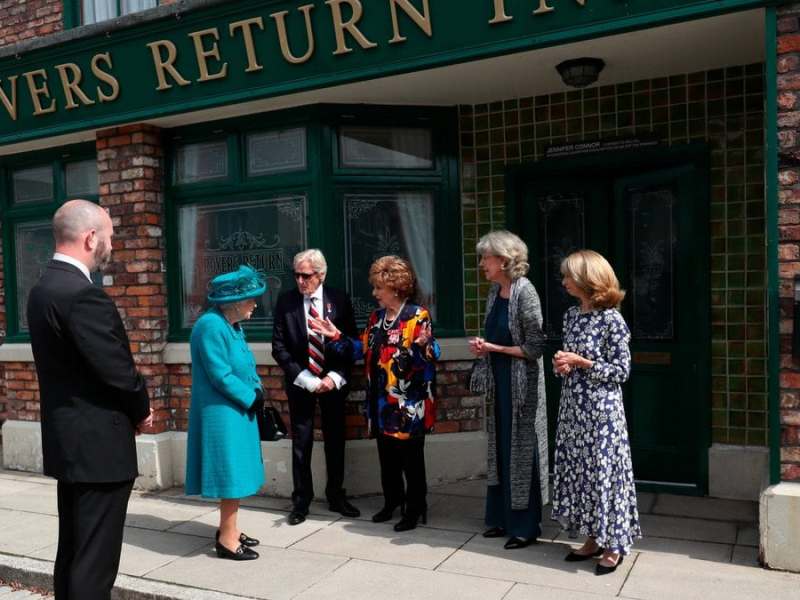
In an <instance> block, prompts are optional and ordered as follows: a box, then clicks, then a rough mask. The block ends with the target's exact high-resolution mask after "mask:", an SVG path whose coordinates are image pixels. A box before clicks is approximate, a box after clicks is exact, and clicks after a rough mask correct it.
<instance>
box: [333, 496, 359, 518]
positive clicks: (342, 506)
mask: <svg viewBox="0 0 800 600" xmlns="http://www.w3.org/2000/svg"><path fill="white" fill-rule="evenodd" d="M328 510H330V511H331V512H337V513H339V514H340V515H342V516H343V517H351V518H355V517H360V516H361V511H360V510H358V509H357V508H356V507H355V506H353V505H352V504H350V503H349V502H348V501H347V500H345V499H344V498H339V499H338V500H335V501H333V502H328Z"/></svg>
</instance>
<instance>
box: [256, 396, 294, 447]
mask: <svg viewBox="0 0 800 600" xmlns="http://www.w3.org/2000/svg"><path fill="white" fill-rule="evenodd" d="M257 418H258V434H259V437H260V438H261V441H262V442H277V441H278V440H282V439H283V438H285V437H286V433H287V431H286V424H285V423H284V422H283V418H282V417H281V413H279V412H278V411H277V410H276V409H275V408H274V407H272V406H269V405H268V404H264V405H262V406H261V408H259V409H258V413H257Z"/></svg>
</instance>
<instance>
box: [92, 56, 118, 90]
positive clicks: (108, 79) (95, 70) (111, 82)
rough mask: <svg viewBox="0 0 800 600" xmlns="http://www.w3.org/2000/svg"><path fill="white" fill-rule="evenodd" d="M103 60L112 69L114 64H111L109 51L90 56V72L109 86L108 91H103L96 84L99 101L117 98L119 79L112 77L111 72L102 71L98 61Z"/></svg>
mask: <svg viewBox="0 0 800 600" xmlns="http://www.w3.org/2000/svg"><path fill="white" fill-rule="evenodd" d="M101 61H102V62H104V63H105V64H106V66H107V67H108V68H109V69H112V68H113V66H114V65H112V64H111V53H110V52H103V53H102V54H95V55H94V56H93V57H92V74H93V75H94V76H95V77H97V78H98V79H99V80H100V81H102V82H103V83H105V84H106V85H108V87H110V88H111V91H110V93H108V94H107V93H105V92H104V91H103V89H102V88H101V87H100V86H99V85H98V86H97V97H98V98H99V99H100V102H113V101H114V100H116V99H117V98H119V81H117V78H116V77H114V76H113V75H112V74H111V73H108V72H106V71H103V70H102V69H101V68H100V62H101Z"/></svg>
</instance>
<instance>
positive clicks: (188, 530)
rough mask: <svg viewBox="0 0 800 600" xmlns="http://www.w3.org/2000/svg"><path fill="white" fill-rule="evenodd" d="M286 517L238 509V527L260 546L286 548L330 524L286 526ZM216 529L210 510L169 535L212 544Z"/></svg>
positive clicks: (311, 520) (315, 520) (317, 520)
mask: <svg viewBox="0 0 800 600" xmlns="http://www.w3.org/2000/svg"><path fill="white" fill-rule="evenodd" d="M286 516H287V515H286V513H285V512H281V511H269V510H257V509H253V508H240V509H239V517H238V524H239V528H240V529H241V530H242V531H244V532H245V533H247V535H249V536H250V537H254V538H256V539H257V540H259V541H260V542H261V544H262V545H264V546H272V547H275V548H288V547H289V546H291V545H292V544H295V543H297V542H299V541H300V540H302V539H303V538H306V537H308V536H309V535H311V534H313V533H315V532H317V531H319V530H320V529H323V528H325V527H328V526H329V525H330V524H331V523H333V522H334V519H333V518H331V517H320V516H315V515H309V516H308V517H307V518H306V520H305V521H303V522H302V523H300V524H299V525H289V523H287V521H286ZM218 527H219V511H217V510H214V511H213V512H210V513H206V514H204V515H201V516H199V517H197V518H196V519H193V520H191V521H186V522H184V523H180V524H178V525H176V526H175V527H173V528H172V529H170V531H171V532H176V533H185V534H189V535H196V536H201V537H205V538H207V539H209V540H211V541H213V540H214V536H215V534H216V531H217V528H218Z"/></svg>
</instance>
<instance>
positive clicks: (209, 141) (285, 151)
mask: <svg viewBox="0 0 800 600" xmlns="http://www.w3.org/2000/svg"><path fill="white" fill-rule="evenodd" d="M342 110H345V111H346V113H347V114H346V115H345V114H343V113H342V112H341V111H342ZM420 113H421V114H420ZM431 113H433V115H431ZM436 116H440V117H441V118H435V117H436ZM450 117H452V112H451V111H446V110H444V109H418V108H413V109H411V108H409V109H404V108H402V107H399V108H398V107H391V108H385V109H383V108H380V107H341V106H324V105H323V106H315V107H307V108H302V109H293V110H288V111H280V112H274V113H267V114H264V115H257V116H248V117H242V118H239V119H235V120H230V121H225V122H215V123H213V124H208V125H206V126H205V127H202V126H193V127H185V128H180V129H176V130H174V131H173V137H172V140H171V148H170V149H168V152H167V156H168V161H170V163H171V164H168V165H167V168H168V169H169V170H171V172H172V173H173V177H171V178H170V180H169V182H168V187H167V190H166V197H167V203H168V212H167V215H168V218H167V235H168V238H167V246H168V248H172V250H170V251H169V252H168V261H169V263H168V266H167V276H168V278H169V285H168V289H169V290H170V297H169V315H170V318H169V322H170V332H169V333H170V339H171V340H173V341H182V340H186V339H188V338H189V335H190V333H191V328H192V325H193V324H194V323H195V321H196V320H197V318H198V317H199V316H200V314H202V313H203V312H204V311H205V310H207V309H208V304H207V300H206V294H207V288H208V282H209V281H210V280H211V279H212V278H213V277H214V276H216V275H218V274H219V273H222V272H226V271H230V270H232V269H235V268H237V267H238V265H240V264H242V263H247V264H250V265H251V266H253V267H255V268H257V269H260V270H261V271H263V272H264V274H265V276H266V278H267V281H268V284H269V287H268V291H267V292H266V293H265V294H264V296H263V297H262V298H260V299H259V301H258V305H259V306H258V308H257V309H256V312H255V313H254V315H253V318H252V319H251V320H250V321H248V322H247V323H244V327H245V329H246V330H247V331H248V334H249V339H250V340H251V341H253V340H264V341H269V340H270V339H271V335H272V325H273V322H272V314H273V310H274V307H275V303H276V301H277V298H278V296H279V294H281V293H282V292H284V291H286V290H289V289H292V288H294V287H295V285H296V283H295V281H294V278H293V266H292V259H293V257H294V255H295V254H296V253H297V252H299V251H300V250H303V249H306V248H309V247H316V248H320V249H321V250H322V251H323V252H324V253H325V256H326V258H327V260H328V276H327V280H326V281H327V283H328V285H331V286H334V287H337V288H339V289H346V290H347V291H348V292H349V293H350V295H351V297H352V299H353V304H354V307H355V309H356V312H357V321H358V322H359V324H360V325H364V323H365V322H366V319H367V316H368V315H369V313H370V312H371V311H372V310H374V308H375V307H376V304H375V301H374V298H373V297H372V294H371V291H372V288H371V286H370V284H369V281H368V273H369V267H370V265H371V264H372V262H373V261H374V260H375V259H376V258H378V257H380V256H384V255H386V254H398V255H401V256H403V257H405V258H407V259H408V260H409V261H410V262H411V263H412V265H413V266H414V269H415V271H416V273H417V276H418V280H419V300H420V301H421V302H422V303H423V304H425V305H426V306H428V307H429V308H430V309H431V311H432V313H433V316H434V320H435V321H436V327H437V335H440V336H447V335H463V318H462V314H463V308H462V289H463V285H462V281H461V269H460V268H456V269H453V268H452V265H453V264H458V265H460V260H461V259H460V248H461V242H460V216H459V215H460V211H459V209H458V206H459V196H458V183H457V180H456V179H455V176H454V174H455V173H456V172H457V167H456V165H455V157H456V156H457V141H458V138H457V128H456V123H455V119H454V118H450ZM442 123H447V126H446V127H445V126H444V125H442ZM221 139H224V141H220V140H221ZM168 172H170V171H168Z"/></svg>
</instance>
